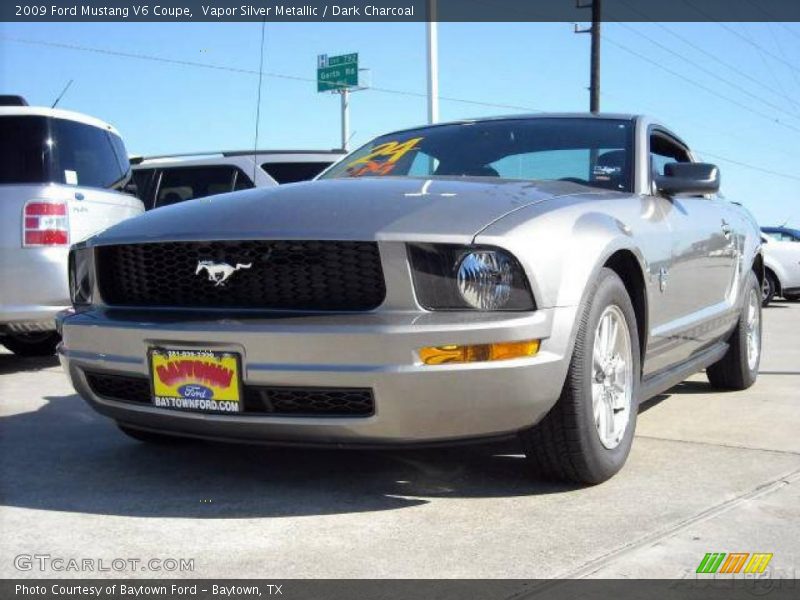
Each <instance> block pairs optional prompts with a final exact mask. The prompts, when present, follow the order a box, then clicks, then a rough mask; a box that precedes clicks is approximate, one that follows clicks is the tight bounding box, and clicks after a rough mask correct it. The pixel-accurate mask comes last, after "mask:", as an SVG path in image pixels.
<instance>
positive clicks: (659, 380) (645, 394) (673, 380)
mask: <svg viewBox="0 0 800 600" xmlns="http://www.w3.org/2000/svg"><path fill="white" fill-rule="evenodd" d="M727 351H728V343H727V342H717V343H716V344H714V345H713V346H711V347H709V348H706V349H705V350H703V351H702V352H700V353H699V354H696V355H694V356H692V357H691V358H689V359H688V360H687V361H685V362H682V363H680V364H679V365H675V366H674V367H670V368H668V369H665V370H664V371H659V372H658V373H654V374H653V375H650V376H649V377H648V378H647V379H644V380H643V381H642V385H641V387H640V388H639V402H644V401H645V400H649V399H650V398H652V397H653V396H657V395H658V394H660V393H661V392H665V391H666V390H668V389H669V388H671V387H673V386H676V385H678V384H679V383H680V382H681V381H683V380H684V379H686V378H687V377H689V376H690V375H694V374H695V373H697V372H698V371H702V370H703V369H705V368H706V367H707V366H708V365H712V364H714V363H715V362H717V361H718V360H719V359H721V358H722V357H723V356H725V353H726V352H727Z"/></svg>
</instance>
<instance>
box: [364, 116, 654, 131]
mask: <svg viewBox="0 0 800 600" xmlns="http://www.w3.org/2000/svg"><path fill="white" fill-rule="evenodd" d="M640 118H644V115H638V114H632V113H589V112H541V113H522V114H512V115H496V116H491V117H476V118H474V119H458V120H455V121H445V122H442V123H435V124H433V125H417V126H415V127H406V128H403V129H396V130H394V131H390V132H387V133H385V134H381V135H380V136H378V137H383V136H384V135H392V134H395V133H405V132H408V131H416V130H418V129H428V128H429V127H446V126H448V125H467V124H470V123H484V122H491V121H515V120H527V119H531V120H532V119H598V120H606V119H607V120H615V121H635V120H637V119H640Z"/></svg>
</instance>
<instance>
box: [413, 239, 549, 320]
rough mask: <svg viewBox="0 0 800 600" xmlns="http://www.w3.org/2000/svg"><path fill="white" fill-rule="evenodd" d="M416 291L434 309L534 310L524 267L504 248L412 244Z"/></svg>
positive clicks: (422, 303) (421, 302)
mask: <svg viewBox="0 0 800 600" xmlns="http://www.w3.org/2000/svg"><path fill="white" fill-rule="evenodd" d="M409 257H410V260H411V265H412V270H413V275H414V287H415V290H416V295H417V299H418V300H419V303H420V304H421V305H422V306H423V307H425V308H427V309H429V310H470V309H471V310H487V311H490V310H492V311H493V310H534V309H535V305H534V302H533V295H532V294H531V291H530V287H529V285H528V280H527V277H526V276H525V272H524V271H523V269H522V266H521V265H520V264H519V262H517V260H516V259H515V258H514V257H513V256H512V255H511V254H509V253H508V252H506V251H504V250H500V249H499V248H489V247H476V246H457V245H453V244H412V245H409Z"/></svg>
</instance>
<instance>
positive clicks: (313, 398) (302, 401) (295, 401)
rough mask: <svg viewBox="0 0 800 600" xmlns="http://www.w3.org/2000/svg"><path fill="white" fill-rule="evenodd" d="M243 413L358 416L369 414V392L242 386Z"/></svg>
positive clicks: (347, 389) (342, 389)
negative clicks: (243, 387) (243, 388)
mask: <svg viewBox="0 0 800 600" xmlns="http://www.w3.org/2000/svg"><path fill="white" fill-rule="evenodd" d="M244 407H245V411H246V412H250V411H252V412H263V413H276V414H281V415H293V416H315V417H317V416H326V415H328V416H340V417H341V416H362V417H366V416H369V415H371V414H373V412H374V410H375V403H374V401H373V399H372V391H371V390H368V389H364V388H298V387H263V386H245V392H244Z"/></svg>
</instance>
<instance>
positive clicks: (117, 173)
mask: <svg viewBox="0 0 800 600" xmlns="http://www.w3.org/2000/svg"><path fill="white" fill-rule="evenodd" d="M51 137H52V139H53V142H54V144H55V147H56V150H55V156H56V165H57V166H56V172H55V181H57V182H59V183H66V184H68V185H81V186H88V187H98V188H111V187H116V186H118V185H119V184H120V183H122V182H123V181H124V180H125V179H126V178H127V174H128V169H127V167H126V168H125V169H124V170H123V169H122V167H121V166H120V162H119V160H118V159H117V154H116V151H115V150H114V146H113V144H112V141H111V138H110V136H109V135H108V133H107V132H106V131H104V130H103V129H100V128H99V127H94V126H92V125H86V124H85V123H77V122H75V121H67V120H64V119H53V123H52V135H51ZM126 158H127V154H126Z"/></svg>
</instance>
